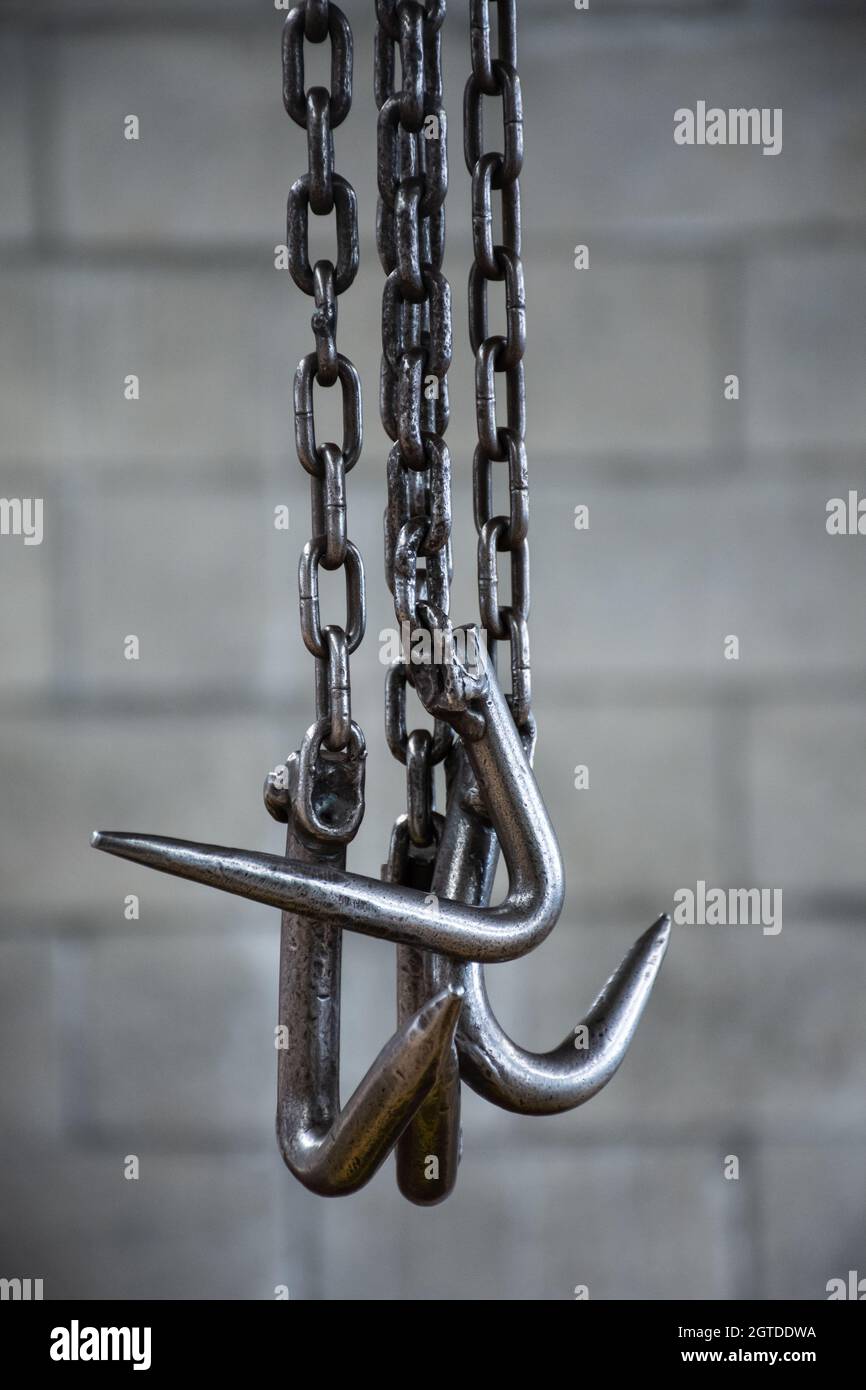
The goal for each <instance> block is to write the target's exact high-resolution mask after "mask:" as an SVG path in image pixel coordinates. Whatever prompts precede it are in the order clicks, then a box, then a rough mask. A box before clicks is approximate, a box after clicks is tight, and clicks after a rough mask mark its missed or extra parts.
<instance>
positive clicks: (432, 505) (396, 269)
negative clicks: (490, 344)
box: [375, 0, 453, 850]
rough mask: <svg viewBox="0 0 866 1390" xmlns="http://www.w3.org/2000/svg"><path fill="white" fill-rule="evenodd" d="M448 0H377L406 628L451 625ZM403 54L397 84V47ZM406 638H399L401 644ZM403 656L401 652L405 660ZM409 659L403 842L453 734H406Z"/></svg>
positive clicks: (390, 402)
mask: <svg viewBox="0 0 866 1390" xmlns="http://www.w3.org/2000/svg"><path fill="white" fill-rule="evenodd" d="M445 11H446V3H445V0H426V3H423V2H422V0H376V17H377V21H378V23H377V30H376V41H375V96H376V105H377V107H378V108H379V119H378V137H377V149H378V183H379V200H378V207H377V216H376V244H377V248H378V252H379V259H380V260H381V262H382V267H383V269H384V271H385V274H386V275H387V277H388V278H387V280H386V282H385V288H384V292H383V296H382V365H381V375H380V386H379V406H380V412H381V417H382V424H383V426H384V428H385V431H386V433H387V435H388V437H389V438H390V439H391V440H393V441H394V447H393V449H392V450H391V454H390V456H389V459H388V470H387V477H388V505H387V508H386V512H385V574H386V578H387V581H388V587H389V588H390V590H391V593H392V594H393V596H394V608H395V613H396V618H397V623H398V626H399V628H400V632H401V636H403V637H405V636H406V634H409V636H410V642H411V637H412V635H413V634H414V633H416V632H417V629H418V628H419V627H424V628H426V629H427V630H428V636H429V634H430V629H431V628H433V627H435V628H439V629H443V628H446V627H447V625H448V611H449V601H450V583H451V573H452V567H451V461H450V456H449V453H448V449H447V446H446V444H445V440H444V434H445V431H446V429H447V426H448V415H449V407H448V382H447V375H448V368H449V366H450V364H451V349H452V332H451V288H450V285H449V284H448V281H447V279H446V278H445V276H444V275H443V274H442V258H443V255H444V249H445V206H444V204H445V195H446V192H447V188H448V165H447V148H446V134H447V130H446V119H445V113H444V111H443V110H442V64H441V39H440V29H441V26H442V22H443V20H444V18H445ZM397 51H399V56H400V86H399V87H397V86H396V85H395V82H396V53H397ZM404 645H405V644H404ZM408 656H409V653H408V652H405V651H404V657H406V658H408ZM411 683H412V667H411V662H410V661H409V660H408V659H405V660H403V661H402V662H400V663H398V664H397V665H395V666H394V667H393V668H392V669H391V671H390V672H389V674H388V679H387V684H386V694H385V727H386V737H387V740H388V746H389V748H390V749H391V752H392V753H393V755H394V757H395V758H397V759H398V761H400V762H401V763H404V764H405V766H406V785H407V807H408V816H407V823H408V824H407V828H408V837H409V842H410V845H411V846H413V847H414V848H415V849H416V850H423V849H425V848H426V849H430V848H431V847H432V846H433V845H434V843H435V839H436V821H435V807H434V768H435V766H436V764H437V763H439V762H441V761H442V760H443V759H444V758H445V757H446V755H447V753H448V751H449V749H450V748H451V746H452V743H453V733H452V731H451V729H450V728H449V726H448V725H446V724H441V723H439V722H437V724H436V727H435V729H434V731H433V732H432V733H431V732H430V731H429V730H426V729H416V730H413V731H412V732H411V733H407V729H406V690H407V686H408V685H410V684H411Z"/></svg>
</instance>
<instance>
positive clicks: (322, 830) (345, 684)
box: [282, 0, 366, 841]
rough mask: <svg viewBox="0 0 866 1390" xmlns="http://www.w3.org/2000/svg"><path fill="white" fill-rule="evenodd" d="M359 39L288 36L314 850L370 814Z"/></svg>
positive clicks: (325, 13)
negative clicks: (311, 671) (353, 357)
mask: <svg viewBox="0 0 866 1390" xmlns="http://www.w3.org/2000/svg"><path fill="white" fill-rule="evenodd" d="M326 39H328V40H329V41H330V45H331V88H330V91H329V90H328V89H327V88H325V87H311V88H310V90H309V91H305V89H304V44H305V43H316V44H318V43H323V42H324V41H325V40H326ZM352 57H353V44H352V30H351V28H350V26H349V22H348V20H347V19H346V16H345V15H344V14H343V12H342V10H340V9H339V8H338V6H337V5H334V4H330V3H329V0H305V3H301V4H299V5H297V6H296V7H295V8H294V9H293V10H291V11H290V12H289V14H288V15H287V16H286V20H285V24H284V26H283V38H282V59H283V103H284V105H285V108H286V111H287V112H288V114H289V115H290V116H291V118H292V120H293V121H295V123H296V124H297V125H299V126H301V127H302V128H303V129H304V130H305V131H306V132H307V172H306V173H305V174H302V175H301V177H300V178H299V179H297V180H296V181H295V182H294V183H293V184H292V187H291V190H290V192H289V198H288V206H287V217H286V223H287V237H286V241H287V246H288V262H289V271H290V273H291V276H292V279H293V280H294V282H295V284H296V285H297V286H298V288H299V289H300V290H302V291H303V293H304V294H307V295H310V296H311V297H312V298H313V300H314V304H315V309H314V312H313V316H312V319H311V325H312V329H313V337H314V340H315V349H314V351H313V352H311V353H309V354H308V355H307V356H306V357H303V358H302V359H301V361H300V362H299V364H298V368H297V371H296V373H295V382H294V415H295V444H296V448H297V452H298V458H299V460H300V462H301V465H302V466H303V468H304V469H305V470H306V471H307V473H309V475H310V495H311V511H312V525H311V530H312V536H311V539H310V540H309V541H308V542H307V544H306V545H305V546H304V549H303V553H302V555H301V559H300V564H299V567H298V588H299V594H300V617H301V635H302V637H303V640H304V645H305V646H306V648H307V650H308V651H309V652H310V653H311V655H312V656H313V657H314V658H315V662H316V667H315V671H316V723H315V725H314V726H313V727H312V728H311V729H310V731H309V733H308V735H307V737H306V738H305V739H304V742H303V744H302V746H301V750H300V753H299V755H298V759H299V761H298V786H299V794H298V795H297V796H296V798H295V812H296V815H297V816H298V817H299V818H300V821H301V824H302V825H303V827H304V828H305V829H306V830H307V831H308V832H309V833H310V834H312V835H314V836H316V837H317V838H320V839H321V838H327V839H329V840H338V841H339V840H346V839H350V838H351V836H352V835H353V834H354V833H355V831H356V830H357V827H358V825H359V823H360V819H361V816H362V814H363V776H362V768H363V759H364V752H365V749H364V737H363V734H362V732H361V730H360V728H359V727H358V725H357V724H356V723H355V722H354V721H353V719H352V696H351V682H350V677H349V657H350V656H351V654H352V653H353V652H354V651H356V649H357V648H358V646H359V644H360V642H361V639H362V637H363V635H364V628H365V625H366V603H365V590H364V566H363V562H362V559H361V555H360V553H359V551H358V550H357V548H356V547H355V546H354V545H353V544H352V542H351V541H350V540H349V538H348V531H347V522H346V474H347V473H349V472H350V471H351V470H352V469H353V468H354V466H355V464H356V463H357V461H358V459H359V457H360V454H361V444H362V430H363V426H362V413H361V383H360V379H359V377H358V373H357V371H356V370H355V367H354V366H353V365H352V363H351V362H350V361H349V359H348V357H344V356H343V354H342V353H341V352H340V351H338V348H337V300H338V296H339V295H341V294H343V293H344V292H345V291H346V290H347V289H348V288H349V286H350V285H351V284H352V281H353V280H354V279H355V275H356V274H357V270H358V205H357V199H356V197H355V191H354V189H353V188H352V185H351V184H350V183H348V181H347V180H346V179H344V178H342V177H341V175H340V174H337V173H335V172H334V137H333V132H334V130H335V129H336V127H337V126H338V125H340V124H341V122H342V121H344V120H345V118H346V116H347V115H348V113H349V109H350V107H351V105H352ZM311 211H312V213H313V215H314V216H316V217H328V216H330V215H331V214H332V213H333V215H334V218H335V223H336V245H337V250H336V264H335V263H334V262H333V261H330V260H320V261H317V262H316V264H315V266H311V265H310V259H309V250H308V246H309V215H310V212H311ZM337 384H339V388H340V392H341V396H342V406H343V440H342V443H341V444H340V445H337V444H334V443H321V444H320V443H319V442H318V441H317V439H316V427H315V416H314V408H313V406H314V386H320V387H324V388H326V389H327V388H330V387H333V386H335V385H337ZM320 568H321V569H325V570H337V569H343V570H344V572H345V579H346V619H345V623H344V625H343V626H340V625H338V624H327V625H323V623H322V618H321V613H320V610H319V570H320ZM335 761H342V762H343V763H344V764H346V765H347V769H348V770H349V771H352V770H354V771H355V774H356V775H355V776H354V777H353V778H351V779H350V780H351V785H352V787H353V796H352V804H351V805H347V804H345V802H344V803H341V805H340V806H339V808H336V807H335V806H333V805H332V806H331V807H330V814H329V817H328V818H327V819H326V820H323V819H322V817H321V816H320V814H319V812H318V811H317V810H316V809H315V807H314V798H313V794H312V787H313V783H314V780H315V778H316V776H317V774H318V773H319V772H322V771H324V772H326V771H327V769H326V767H325V764H327V763H328V762H330V763H331V764H333V763H334V762H335Z"/></svg>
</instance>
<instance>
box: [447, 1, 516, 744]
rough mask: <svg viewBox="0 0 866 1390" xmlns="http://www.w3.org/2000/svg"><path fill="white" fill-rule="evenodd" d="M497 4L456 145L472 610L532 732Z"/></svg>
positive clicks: (509, 112) (508, 135) (477, 37)
mask: <svg viewBox="0 0 866 1390" xmlns="http://www.w3.org/2000/svg"><path fill="white" fill-rule="evenodd" d="M493 3H495V4H496V5H497V47H498V56H497V57H494V56H493V53H492V51H491V34H490V5H491V0H470V47H471V56H472V73H471V76H470V77H469V80H468V81H467V83H466V90H465V94H464V105H463V138H464V154H465V158H466V167H467V168H468V170H469V173H470V174H471V175H472V242H473V255H474V260H473V263H472V268H471V270H470V272H469V339H470V342H471V344H472V351H473V352H474V354H475V401H476V414H477V422H478V445H477V447H476V449H475V457H474V460H473V470H472V472H473V500H474V510H475V527H476V530H477V532H478V606H479V611H480V615H481V623H482V626H483V628H484V630H485V633H486V637H487V649H488V653H489V655H490V658H491V660H492V661H493V660H495V653H496V643H497V642H500V641H507V642H508V643H509V645H510V651H511V694H510V696H509V704H510V705H511V711H512V714H513V715H514V720H515V723H516V724H517V727H518V728H519V729H521V730H526V731H529V729H530V726H531V682H530V662H529V633H528V627H527V620H528V618H529V542H528V539H527V536H528V531H529V485H528V474H527V462H526V445H525V438H526V392H525V384H524V372H523V355H524V352H525V350H526V303H525V294H524V286H523V262H522V260H521V258H520V242H521V226H520V171H521V168H522V166H523V104H522V99H521V93H520V78H519V76H518V73H517V0H493ZM485 97H496V98H498V99H499V100H500V101H501V103H502V125H503V132H504V145H505V149H504V152H499V151H492V150H491V151H485V150H484V121H483V102H484V98H485ZM494 192H496V193H498V194H499V195H500V199H501V203H500V209H501V211H500V216H501V224H500V225H501V229H502V232H501V236H502V239H501V242H500V243H499V244H495V243H494V216H493V194H494ZM494 281H499V282H504V285H505V327H506V331H505V334H504V335H502V334H493V335H490V334H489V332H488V307H487V290H488V286H489V285H490V284H492V283H493V282H494ZM497 376H504V377H505V394H506V412H505V424H504V425H497V421H496V413H497V400H496V377H497ZM506 462H507V465H508V489H509V498H510V504H509V515H508V516H504V515H495V514H494V502H493V491H494V489H493V475H494V471H495V470H494V467H493V465H494V464H495V463H506ZM502 552H507V553H508V554H509V555H510V556H511V602H510V604H508V605H502V606H500V603H499V574H498V566H497V555H498V554H499V553H502Z"/></svg>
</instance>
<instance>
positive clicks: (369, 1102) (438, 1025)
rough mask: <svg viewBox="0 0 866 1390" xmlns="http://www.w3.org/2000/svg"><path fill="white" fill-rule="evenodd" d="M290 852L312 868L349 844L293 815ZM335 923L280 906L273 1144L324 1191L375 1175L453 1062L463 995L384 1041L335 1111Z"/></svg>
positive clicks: (329, 1193)
mask: <svg viewBox="0 0 866 1390" xmlns="http://www.w3.org/2000/svg"><path fill="white" fill-rule="evenodd" d="M286 848H287V852H288V853H290V854H291V855H292V858H294V859H297V860H301V861H303V862H306V863H309V864H310V865H319V866H323V867H324V866H327V865H331V866H332V867H333V866H335V865H336V864H339V863H341V862H345V854H346V851H345V847H344V846H340V847H337V848H330V847H328V846H326V845H323V844H320V843H317V842H313V843H309V842H306V841H305V840H304V839H303V838H302V836H301V835H300V834H299V833H298V832H296V831H295V829H294V827H293V824H292V822H291V821H290V827H289V834H288V841H287V846H286ZM341 925H342V924H341V923H340V922H337V921H335V922H319V921H313V920H311V919H309V918H307V917H304V916H303V915H300V914H296V913H293V912H284V913H283V916H282V928H281V935H280V996H279V998H280V1008H279V1021H280V1023H281V1025H282V1026H283V1028H284V1029H285V1032H286V1043H287V1045H286V1047H285V1048H281V1049H280V1051H279V1054H278V1062H277V1140H278V1143H279V1147H280V1153H281V1154H282V1156H283V1160H284V1162H285V1163H286V1166H287V1167H288V1168H289V1169H290V1170H291V1172H292V1173H293V1174H294V1176H295V1177H296V1178H298V1179H299V1180H300V1182H302V1183H303V1184H304V1186H305V1187H308V1188H309V1189H310V1190H311V1191H313V1192H317V1193H318V1194H319V1195H320V1196H323V1197H341V1196H347V1195H348V1194H349V1193H352V1192H356V1191H357V1190H358V1188H359V1187H362V1186H363V1185H364V1184H365V1183H366V1182H368V1181H369V1179H370V1178H371V1177H372V1176H373V1174H374V1173H375V1172H376V1170H377V1169H378V1168H379V1166H380V1165H381V1164H382V1162H383V1161H384V1160H385V1158H386V1157H387V1156H388V1154H389V1153H390V1152H391V1149H392V1148H393V1147H394V1145H395V1143H396V1142H397V1140H398V1139H399V1137H400V1135H401V1134H402V1132H403V1130H404V1129H405V1128H406V1126H407V1124H409V1122H410V1121H411V1119H412V1116H413V1115H414V1114H415V1113H416V1112H417V1110H418V1109H419V1107H420V1106H421V1105H423V1103H424V1101H425V1099H426V1097H427V1096H428V1095H429V1093H430V1092H431V1090H432V1089H433V1087H434V1086H435V1084H436V1082H437V1078H438V1076H439V1072H440V1068H441V1067H442V1066H443V1065H444V1064H445V1063H446V1062H447V1061H448V1059H450V1057H451V1055H452V1049H453V1039H454V1029H455V1027H456V1024H457V1017H458V1014H459V1012H460V1002H461V999H460V996H461V993H462V991H461V990H460V989H459V988H457V989H453V990H452V989H450V988H446V989H444V990H442V991H441V992H440V993H439V994H437V995H436V996H435V998H433V999H430V1000H428V1001H427V1002H426V1003H425V1005H424V1007H423V1008H421V1009H419V1010H418V1011H417V1012H416V1013H414V1014H413V1015H412V1017H411V1018H409V1019H407V1020H406V1021H405V1022H404V1023H403V1026H402V1027H401V1028H400V1029H399V1030H398V1031H397V1032H396V1033H395V1034H394V1036H393V1037H392V1038H391V1039H390V1040H389V1041H388V1042H387V1043H386V1044H385V1046H384V1048H383V1049H382V1051H381V1052H380V1053H379V1055H378V1057H377V1058H376V1060H375V1062H374V1063H373V1065H372V1066H371V1067H370V1069H369V1071H368V1072H367V1074H366V1076H365V1077H364V1079H363V1080H362V1081H361V1083H360V1085H359V1086H358V1088H357V1090H356V1091H355V1092H354V1094H353V1095H352V1097H351V1099H350V1100H349V1101H348V1103H347V1104H346V1106H345V1108H344V1109H343V1110H342V1111H341V1110H340V1082H339V1074H340V958H341V946H342V931H341Z"/></svg>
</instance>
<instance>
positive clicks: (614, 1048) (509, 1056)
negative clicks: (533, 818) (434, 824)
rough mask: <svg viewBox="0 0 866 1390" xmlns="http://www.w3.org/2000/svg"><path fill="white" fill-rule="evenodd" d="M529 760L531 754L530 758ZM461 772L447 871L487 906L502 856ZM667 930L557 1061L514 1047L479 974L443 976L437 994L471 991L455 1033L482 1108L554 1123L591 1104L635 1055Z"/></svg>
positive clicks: (635, 954)
mask: <svg viewBox="0 0 866 1390" xmlns="http://www.w3.org/2000/svg"><path fill="white" fill-rule="evenodd" d="M531 751H532V750H531V746H530V748H529V749H528V750H527V756H528V757H530V756H531ZM458 756H461V757H462V755H458ZM462 763H463V766H462V768H461V771H460V773H459V774H458V781H457V785H456V787H455V791H454V795H453V797H452V800H451V803H450V805H449V808H448V813H447V816H446V820H445V827H444V830H443V833H442V842H441V850H440V853H441V855H442V857H443V858H444V859H446V860H447V862H448V864H449V882H450V888H451V891H452V893H453V895H454V896H455V897H460V898H466V899H467V900H469V901H472V902H476V903H480V904H483V903H484V902H486V901H487V900H488V899H489V896H490V892H491V889H492V886H493V879H494V876H495V873H496V862H497V858H498V854H499V850H498V846H497V843H496V835H495V833H494V831H493V828H492V826H491V824H490V822H489V820H488V819H487V818H486V816H485V815H484V812H483V806H482V803H481V800H480V796H479V788H478V785H477V783H476V780H475V778H474V776H473V773H472V769H471V768H470V767H469V766H468V765H467V764H466V761H465V759H462ZM670 926H671V923H670V917H669V916H668V915H667V914H664V915H662V916H661V917H659V919H658V920H657V921H656V922H655V923H654V924H653V925H652V926H651V927H650V928H649V930H648V931H646V932H644V934H643V935H642V936H640V937H639V938H638V940H637V941H636V942H635V944H634V946H633V947H632V949H631V950H630V951H629V953H628V955H627V956H626V957H625V959H624V960H623V961H622V962H621V964H620V965H619V967H618V968H617V970H616V971H615V972H614V974H613V975H612V976H611V978H610V979H609V980H608V982H607V984H606V985H605V986H604V988H603V989H602V991H601V993H600V994H599V995H598V997H597V998H596V1000H595V1002H594V1003H593V1005H592V1008H591V1009H590V1011H589V1013H588V1014H587V1015H586V1017H585V1018H584V1019H583V1020H582V1022H581V1024H579V1025H578V1027H577V1028H574V1029H573V1030H572V1031H571V1032H570V1033H569V1034H568V1035H567V1036H566V1038H565V1039H564V1041H563V1042H562V1043H561V1044H560V1045H559V1047H556V1048H554V1049H553V1051H552V1052H545V1053H537V1052H529V1051H527V1050H526V1049H525V1048H522V1047H519V1046H518V1044H517V1043H515V1042H513V1041H512V1039H511V1038H510V1037H509V1036H508V1034H507V1033H506V1032H505V1031H504V1029H503V1028H502V1027H501V1026H500V1024H499V1023H498V1022H497V1020H496V1018H495V1016H494V1014H493V1011H492V1009H491V1007H490V1001H489V999H488V997H487V989H486V986H485V983H484V970H483V967H482V966H481V965H478V964H474V963H473V964H469V965H463V966H456V967H455V966H453V965H451V967H450V969H445V970H440V971H439V972H438V973H437V974H436V975H435V977H434V978H435V980H436V983H437V986H438V987H439V988H440V989H441V988H442V987H444V986H446V985H450V986H451V987H452V988H461V987H462V989H463V991H464V996H465V997H464V1002H463V1008H462V1010H461V1014H460V1023H459V1025H458V1032H457V1050H458V1053H459V1055H460V1075H461V1077H462V1078H463V1080H464V1081H466V1083H467V1084H468V1085H469V1086H471V1087H472V1089H473V1090H474V1091H476V1092H477V1093H478V1095H480V1096H483V1097H484V1099H485V1100H488V1101H491V1102H492V1103H493V1104H494V1105H499V1106H501V1107H502V1108H503V1109H504V1110H510V1111H513V1112H516V1113H519V1114H524V1115H556V1114H560V1113H562V1112H563V1111H566V1110H573V1109H574V1108H575V1107H576V1106H578V1105H583V1104H584V1102H585V1101H588V1100H590V1099H591V1098H592V1097H593V1096H594V1095H596V1094H597V1093H598V1092H599V1091H600V1090H601V1089H602V1087H604V1086H606V1085H607V1083H608V1081H610V1079H611V1077H612V1076H613V1075H614V1073H615V1071H616V1070H617V1068H618V1067H619V1065H620V1063H621V1062H622V1060H623V1058H624V1057H625V1054H626V1052H627V1051H628V1048H629V1045H630V1043H631V1040H632V1037H633V1036H634V1032H635V1029H636V1028H637V1025H638V1023H639V1021H640V1017H641V1014H642V1013H643V1011H644V1008H645V1006H646V1003H647V1000H648V999H649V996H650V993H651V991H652V987H653V985H654V983H655V979H656V976H657V975H658V972H659V969H660V967H661V963H662V961H663V960H664V957H665V952H666V951H667V946H668V939H669V935H670Z"/></svg>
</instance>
